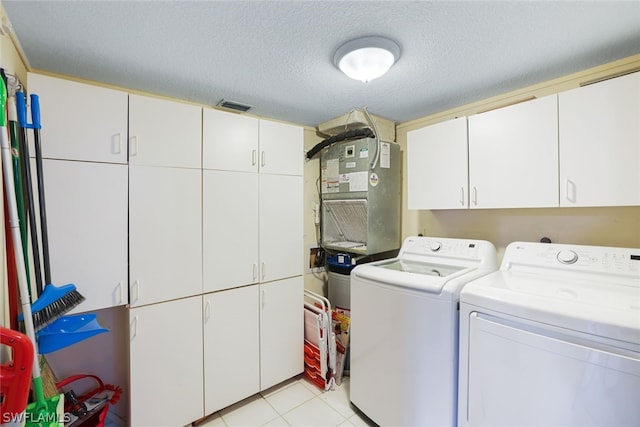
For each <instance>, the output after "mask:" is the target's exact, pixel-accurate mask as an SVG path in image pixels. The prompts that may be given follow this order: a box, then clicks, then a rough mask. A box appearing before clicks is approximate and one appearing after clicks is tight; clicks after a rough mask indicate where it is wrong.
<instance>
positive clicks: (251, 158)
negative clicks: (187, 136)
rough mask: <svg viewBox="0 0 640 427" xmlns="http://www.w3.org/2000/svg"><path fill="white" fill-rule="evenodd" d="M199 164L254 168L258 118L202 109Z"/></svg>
mask: <svg viewBox="0 0 640 427" xmlns="http://www.w3.org/2000/svg"><path fill="white" fill-rule="evenodd" d="M202 167H203V168H204V169H220V170H233V171H240V172H257V171H258V119H256V118H254V117H248V116H243V115H240V114H233V113H227V112H224V111H218V110H214V109H211V108H205V109H204V110H203V117H202Z"/></svg>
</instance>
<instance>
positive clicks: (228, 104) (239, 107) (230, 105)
mask: <svg viewBox="0 0 640 427" xmlns="http://www.w3.org/2000/svg"><path fill="white" fill-rule="evenodd" d="M217 106H218V107H220V108H226V109H227V110H233V111H240V112H242V113H246V112H247V111H249V110H250V109H251V108H253V107H251V106H250V105H244V104H240V103H239V102H234V101H227V100H225V99H223V100H221V101H220V102H218V104H217Z"/></svg>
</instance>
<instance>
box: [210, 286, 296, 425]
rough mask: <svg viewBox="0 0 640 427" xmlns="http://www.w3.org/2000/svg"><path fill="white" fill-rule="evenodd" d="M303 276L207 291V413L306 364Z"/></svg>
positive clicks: (256, 390)
mask: <svg viewBox="0 0 640 427" xmlns="http://www.w3.org/2000/svg"><path fill="white" fill-rule="evenodd" d="M303 289H304V284H303V279H302V276H298V277H293V278H290V279H284V280H278V281H275V282H269V283H261V284H259V285H250V286H245V287H240V288H234V289H229V290H225V291H220V292H214V293H210V294H206V295H204V299H203V312H204V399H205V405H204V407H205V414H207V415H208V414H211V413H213V412H215V411H218V410H220V409H222V408H225V407H227V406H229V405H231V404H233V403H235V402H238V401H240V400H242V399H244V398H246V397H249V396H251V395H253V394H255V393H258V392H259V391H262V390H266V389H268V388H269V387H272V386H274V385H276V384H278V383H280V382H282V381H284V380H287V379H289V378H291V377H293V376H295V375H298V374H300V373H302V371H303V369H304V360H303V351H302V343H303V340H304V330H303V317H302V316H303V310H302V302H303V292H304V291H303Z"/></svg>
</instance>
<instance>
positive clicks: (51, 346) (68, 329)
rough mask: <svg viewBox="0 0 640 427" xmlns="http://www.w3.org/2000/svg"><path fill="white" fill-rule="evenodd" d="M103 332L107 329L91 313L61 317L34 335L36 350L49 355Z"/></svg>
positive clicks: (107, 330)
mask: <svg viewBox="0 0 640 427" xmlns="http://www.w3.org/2000/svg"><path fill="white" fill-rule="evenodd" d="M103 332H109V329H106V328H103V327H102V326H100V324H99V323H98V320H97V319H96V315H95V314H93V313H90V314H75V315H69V316H62V317H60V318H58V319H57V320H56V321H55V322H53V323H52V324H50V325H49V326H47V327H45V328H43V329H41V330H39V331H38V332H37V333H36V339H37V340H38V350H39V352H40V354H47V353H51V352H54V351H57V350H60V349H63V348H65V347H68V346H70V345H73V344H76V343H79V342H80V341H84V340H86V339H87V338H91V337H92V336H94V335H98V334H101V333H103Z"/></svg>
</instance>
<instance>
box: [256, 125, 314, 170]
mask: <svg viewBox="0 0 640 427" xmlns="http://www.w3.org/2000/svg"><path fill="white" fill-rule="evenodd" d="M303 138H304V136H303V129H302V128H301V127H300V126H294V125H289V124H285V123H277V122H271V121H268V120H260V159H259V162H260V172H263V173H270V174H278V175H298V176H302V174H303V172H302V169H303V164H304V163H303V159H304V153H303V143H302V141H303Z"/></svg>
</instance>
